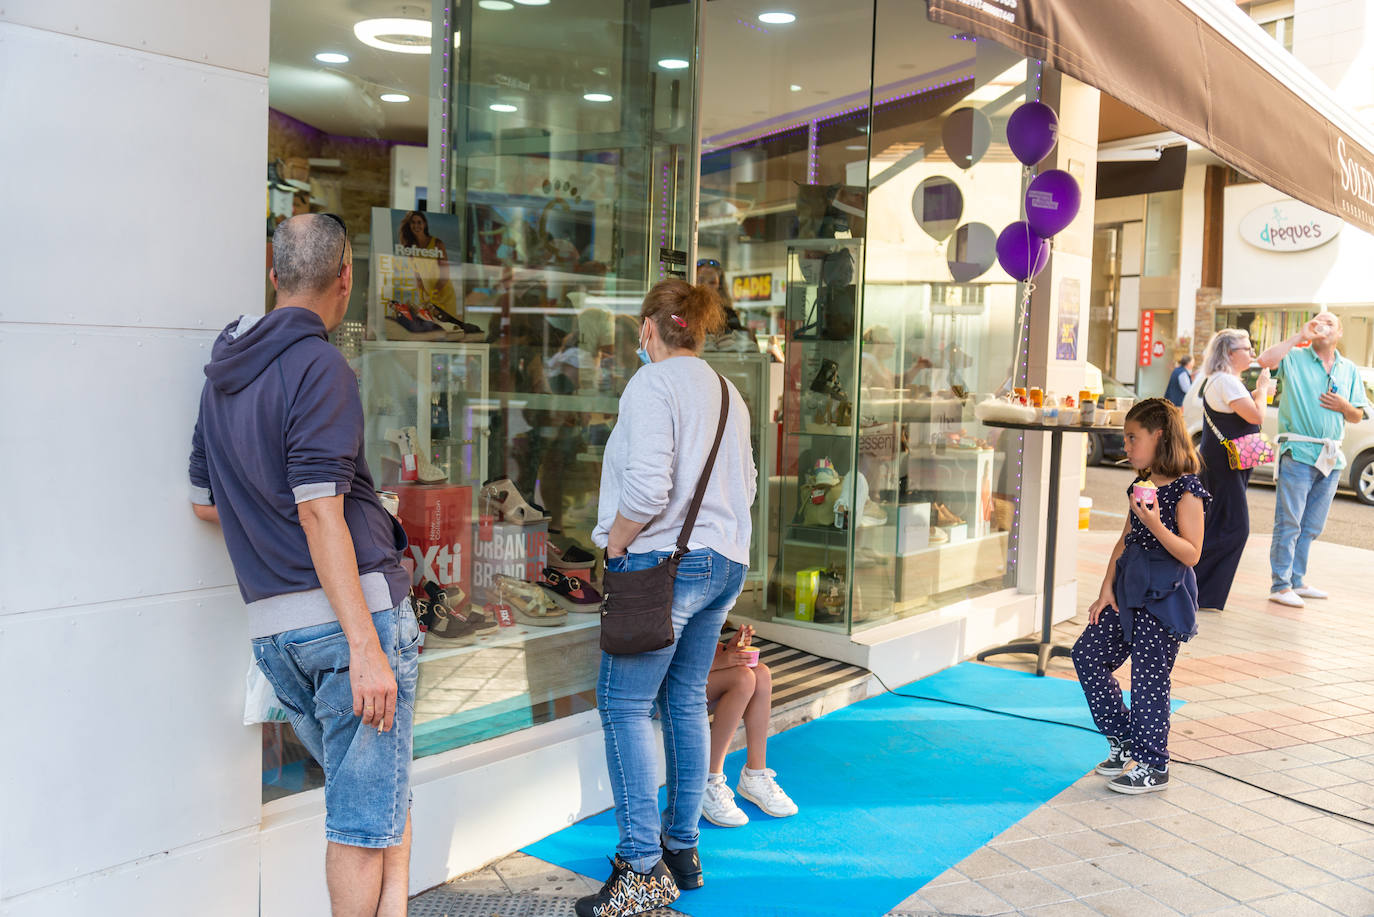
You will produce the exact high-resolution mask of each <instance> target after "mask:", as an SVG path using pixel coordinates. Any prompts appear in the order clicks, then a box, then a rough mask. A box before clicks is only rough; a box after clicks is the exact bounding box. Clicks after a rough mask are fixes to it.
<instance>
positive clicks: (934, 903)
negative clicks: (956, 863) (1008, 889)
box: [921, 882, 1016, 917]
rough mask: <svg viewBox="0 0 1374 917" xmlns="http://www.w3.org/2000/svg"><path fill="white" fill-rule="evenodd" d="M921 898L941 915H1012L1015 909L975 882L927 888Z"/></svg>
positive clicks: (986, 916) (983, 916)
mask: <svg viewBox="0 0 1374 917" xmlns="http://www.w3.org/2000/svg"><path fill="white" fill-rule="evenodd" d="M921 897H922V898H923V899H925V901H926V902H927V903H928V904H929V905H930V906H931V907H932V908H933V909H934V910H935V911H936V912H937V913H942V914H970V915H977V917H988V915H993V914H1012V913H1015V912H1016V908H1015V907H1013V906H1012V905H1011V904H1009V903H1007V902H1006V901H1005V900H1004V899H1002V898H999V897H997V896H996V895H994V894H993V893H992V892H990V891H988V890H987V889H986V888H984V887H983V886H981V885H979V884H978V883H976V882H957V883H955V884H953V885H942V886H940V887H939V888H927V889H924V890H923V891H922V892H921Z"/></svg>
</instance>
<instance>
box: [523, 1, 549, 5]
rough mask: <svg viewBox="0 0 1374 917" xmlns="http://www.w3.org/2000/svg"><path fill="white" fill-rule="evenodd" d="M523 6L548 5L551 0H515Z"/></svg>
mask: <svg viewBox="0 0 1374 917" xmlns="http://www.w3.org/2000/svg"><path fill="white" fill-rule="evenodd" d="M515 2H516V3H518V4H520V5H521V6H548V5H549V0H515Z"/></svg>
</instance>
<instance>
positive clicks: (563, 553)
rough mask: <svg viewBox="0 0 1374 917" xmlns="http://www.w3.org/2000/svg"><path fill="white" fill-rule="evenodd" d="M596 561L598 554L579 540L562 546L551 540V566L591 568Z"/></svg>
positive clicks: (579, 568) (576, 568) (558, 568)
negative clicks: (589, 549) (583, 545)
mask: <svg viewBox="0 0 1374 917" xmlns="http://www.w3.org/2000/svg"><path fill="white" fill-rule="evenodd" d="M595 563H596V555H595V554H593V553H592V552H591V551H588V550H587V549H586V548H584V547H582V546H581V545H580V544H578V543H577V542H575V541H574V542H571V543H570V544H569V545H568V546H567V547H566V548H560V547H558V545H556V544H554V543H553V542H549V566H550V567H553V568H554V569H555V570H590V569H591V568H592V566H593V565H594V564H595Z"/></svg>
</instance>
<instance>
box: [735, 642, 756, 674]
mask: <svg viewBox="0 0 1374 917" xmlns="http://www.w3.org/2000/svg"><path fill="white" fill-rule="evenodd" d="M739 651H740V652H741V653H743V654H744V656H745V659H744V664H745V665H746V666H748V667H749V668H751V669H752V668H754V667H755V666H757V665H758V664H759V648H758V647H757V646H741V647H740V648H739Z"/></svg>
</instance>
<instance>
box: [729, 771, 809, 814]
mask: <svg viewBox="0 0 1374 917" xmlns="http://www.w3.org/2000/svg"><path fill="white" fill-rule="evenodd" d="M777 776H778V774H777V772H776V771H774V770H773V769H772V768H771V767H765V768H764V769H763V770H761V771H755V772H752V773H751V772H750V770H749V768H747V767H746V768H744V769H743V770H742V771H740V775H739V783H738V784H736V786H735V791H736V792H737V793H739V794H740V795H741V796H743V797H744V798H745V799H747V800H749V801H750V802H752V803H753V804H754V805H756V806H758V807H759V808H760V809H762V810H763V814H765V815H771V816H773V817H774V818H787V817H788V816H789V815H796V814H797V804H796V803H795V802H793V801H792V799H791V797H789V796H788V795H787V794H786V793H784V792H783V791H782V787H780V786H778V781H777V780H775V779H774V778H775V777H777Z"/></svg>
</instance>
